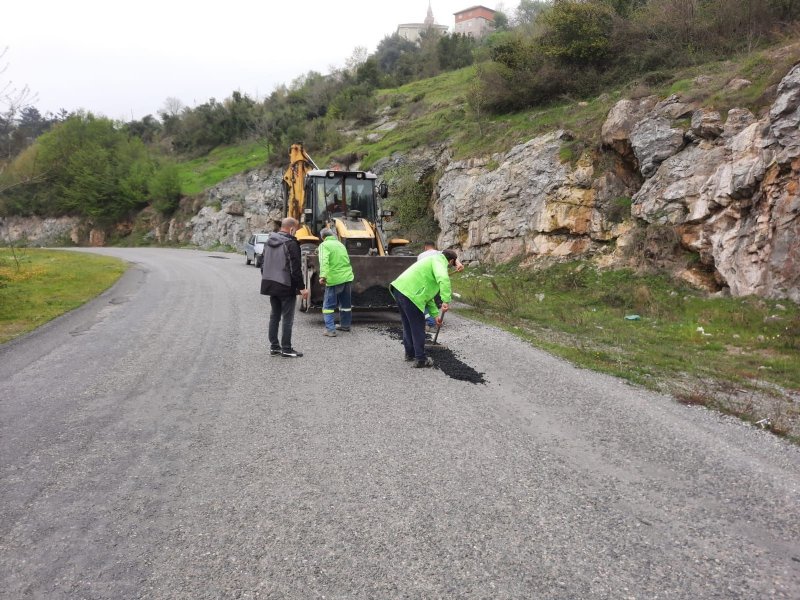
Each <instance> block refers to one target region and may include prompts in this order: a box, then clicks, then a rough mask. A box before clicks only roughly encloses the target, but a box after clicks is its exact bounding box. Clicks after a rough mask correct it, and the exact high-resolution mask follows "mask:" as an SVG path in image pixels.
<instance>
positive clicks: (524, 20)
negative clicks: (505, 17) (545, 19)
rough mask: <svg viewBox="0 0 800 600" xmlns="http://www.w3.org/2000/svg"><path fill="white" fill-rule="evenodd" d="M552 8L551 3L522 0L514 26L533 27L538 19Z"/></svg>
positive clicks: (516, 13)
mask: <svg viewBox="0 0 800 600" xmlns="http://www.w3.org/2000/svg"><path fill="white" fill-rule="evenodd" d="M549 8H550V3H549V2H543V1H540V0H520V3H519V6H517V9H516V11H515V12H514V24H515V25H517V26H523V27H524V26H526V25H533V24H534V23H535V22H536V19H538V18H539V16H540V15H541V14H542V13H543V12H545V11H546V10H547V9H549Z"/></svg>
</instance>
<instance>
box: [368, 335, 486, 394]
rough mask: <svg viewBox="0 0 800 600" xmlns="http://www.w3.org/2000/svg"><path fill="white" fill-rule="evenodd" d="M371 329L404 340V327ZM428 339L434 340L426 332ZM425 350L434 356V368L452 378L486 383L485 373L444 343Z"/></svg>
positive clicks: (429, 346)
mask: <svg viewBox="0 0 800 600" xmlns="http://www.w3.org/2000/svg"><path fill="white" fill-rule="evenodd" d="M370 329H374V330H376V331H378V332H379V333H382V334H383V335H388V336H389V337H391V338H392V339H396V340H399V341H400V343H402V342H403V328H402V327H395V326H391V327H377V326H375V327H370ZM425 337H426V339H427V341H428V342H430V341H432V340H431V336H430V335H429V334H426V336H425ZM425 352H427V353H428V354H429V355H430V356H431V358H433V366H434V368H437V369H439V370H440V371H442V373H444V374H445V375H447V376H448V377H450V378H451V379H457V380H458V381H468V382H469V383H486V379H485V378H484V373H481V372H479V371H477V370H476V369H474V368H473V367H471V366H469V365H468V364H467V363H465V362H464V361H463V360H461V359H460V358H458V356H457V355H456V354H455V352H453V350H451V349H450V348H448V347H447V346H443V345H435V346H434V345H426V346H425Z"/></svg>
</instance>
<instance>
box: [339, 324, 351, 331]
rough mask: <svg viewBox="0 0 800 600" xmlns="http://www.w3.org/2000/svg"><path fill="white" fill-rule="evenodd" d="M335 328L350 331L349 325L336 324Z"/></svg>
mask: <svg viewBox="0 0 800 600" xmlns="http://www.w3.org/2000/svg"><path fill="white" fill-rule="evenodd" d="M336 329H338V330H339V331H350V328H349V327H342V326H341V325H337V326H336Z"/></svg>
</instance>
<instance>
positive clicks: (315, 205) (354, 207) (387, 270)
mask: <svg viewBox="0 0 800 600" xmlns="http://www.w3.org/2000/svg"><path fill="white" fill-rule="evenodd" d="M289 157H290V161H291V164H290V166H289V168H288V169H287V170H286V173H285V174H284V177H283V181H284V186H283V189H284V208H285V212H284V214H285V215H287V216H291V217H294V218H295V219H297V220H298V221H299V222H300V228H299V229H298V231H297V234H296V237H297V241H298V242H300V250H301V253H302V257H303V263H302V269H303V277H304V278H305V283H306V287H307V288H308V289H309V290H310V296H309V299H308V300H307V301H301V303H300V310H303V311H306V310H308V309H309V308H321V307H322V301H323V296H324V293H325V288H324V286H322V285H320V284H319V279H318V278H319V261H318V259H317V247H318V246H319V244H320V243H321V242H322V240H321V239H320V238H319V232H320V231H321V230H322V229H323V228H325V227H330V228H332V229H333V230H334V231H335V232H336V236H337V237H338V238H339V241H340V242H342V243H343V244H344V245H345V247H346V248H347V251H348V254H350V262H351V264H352V266H353V273H354V276H355V280H354V282H353V308H354V309H386V308H394V307H395V306H396V304H395V302H394V298H392V296H391V294H390V293H389V284H390V283H391V282H392V281H393V280H394V279H395V278H396V277H397V276H398V275H399V274H400V273H402V272H403V271H404V270H405V269H406V268H407V267H408V266H410V265H411V264H412V263H413V262H414V260H415V258H414V257H413V256H411V255H410V252H408V250H407V245H408V243H409V242H408V240H405V239H386V235H385V232H384V228H383V222H384V219H385V218H386V217H390V216H391V212H390V211H381V210H380V206H379V198H386V197H387V196H388V188H387V186H386V183H381V184H379V185H378V184H377V176H376V175H375V174H374V173H370V172H368V171H341V170H337V169H319V168H317V166H316V165H315V164H314V162H313V161H312V160H311V158H310V157H309V156H308V154H306V152H305V150H303V146H302V144H293V145H292V147H291V149H290V151H289ZM312 167H313V168H312Z"/></svg>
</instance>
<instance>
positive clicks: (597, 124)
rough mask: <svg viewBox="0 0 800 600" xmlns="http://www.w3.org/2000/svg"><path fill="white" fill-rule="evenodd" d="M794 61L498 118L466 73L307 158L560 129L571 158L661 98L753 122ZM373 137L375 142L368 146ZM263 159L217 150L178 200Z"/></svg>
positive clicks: (717, 68) (391, 94)
mask: <svg viewBox="0 0 800 600" xmlns="http://www.w3.org/2000/svg"><path fill="white" fill-rule="evenodd" d="M798 60H800V43H798V42H797V41H792V42H791V43H787V44H784V45H781V46H779V47H773V48H769V49H765V50H760V51H758V52H754V53H751V54H745V55H740V56H733V57H730V58H728V59H726V60H723V61H716V62H712V63H707V64H703V65H698V66H694V67H691V68H687V69H681V70H676V71H657V72H651V73H647V74H645V75H644V76H642V77H640V78H638V79H636V80H633V81H630V82H628V83H627V84H626V85H624V86H619V87H618V88H616V89H613V90H608V91H607V92H605V93H603V94H600V95H599V96H596V97H592V98H586V99H574V98H564V99H563V100H562V101H560V102H557V103H554V104H552V105H550V106H545V107H536V108H532V109H529V110H525V111H520V112H515V113H511V114H504V115H491V114H488V113H486V112H483V111H481V108H480V98H477V97H476V94H477V88H476V86H475V80H476V70H477V69H478V68H480V67H475V66H471V67H467V68H464V69H461V70H458V71H452V72H449V73H445V74H443V75H439V76H438V77H433V78H430V79H425V80H422V81H417V82H414V83H410V84H408V85H404V86H402V87H399V88H393V89H384V90H379V91H378V92H377V99H378V113H379V115H380V118H379V120H377V121H376V122H375V123H374V124H373V125H372V126H368V127H365V128H363V129H360V130H357V131H355V133H353V132H352V130H348V131H350V133H349V134H348V135H347V136H346V139H347V140H348V141H347V142H346V143H345V144H344V145H343V146H342V147H341V148H338V149H336V150H334V151H333V152H331V153H330V155H328V156H314V157H313V158H314V159H315V161H316V162H317V164H319V165H320V166H322V165H324V164H328V163H329V162H330V161H331V157H333V156H337V155H342V154H347V153H351V152H353V153H356V154H357V155H359V156H361V157H362V159H361V168H364V169H368V168H370V167H371V166H372V165H373V164H374V163H375V162H376V161H378V160H379V159H381V158H384V157H386V156H390V155H391V154H392V153H394V152H407V151H409V150H412V149H414V148H417V147H420V146H426V145H430V144H440V143H448V144H449V145H450V147H451V148H452V150H453V154H454V158H455V159H464V158H469V157H472V156H480V155H487V154H492V153H494V152H504V151H507V150H508V149H509V148H511V147H512V146H514V145H515V144H519V143H522V142H525V141H527V140H529V139H530V138H532V137H534V136H536V135H538V134H541V133H545V132H548V131H553V130H555V129H559V128H563V129H567V130H569V131H570V132H571V133H572V134H573V135H574V136H575V138H576V139H575V141H574V142H573V143H572V146H574V147H575V148H573V152H570V150H569V149H567V151H566V152H565V157H566V158H569V157H570V155H571V154H574V153H575V151H577V150H579V149H580V148H583V147H594V146H596V145H597V144H598V143H599V136H600V128H601V126H602V124H603V122H604V120H605V118H606V115H607V114H608V111H609V110H610V109H611V107H612V106H613V105H614V104H615V103H616V102H618V101H619V100H620V99H622V98H625V97H643V96H646V95H651V94H655V95H658V96H660V97H662V98H666V97H667V96H669V95H671V94H679V95H680V96H681V97H682V98H683V99H684V100H692V101H698V102H701V103H702V104H704V105H706V106H709V107H713V108H715V109H716V110H719V111H720V112H721V113H722V114H723V116H724V115H725V113H726V112H727V110H729V109H731V108H734V107H741V108H747V109H749V110H751V111H752V112H753V113H754V114H756V115H758V114H759V112H760V111H761V110H763V109H764V108H765V107H767V106H768V105H769V103H770V102H771V100H772V98H773V97H774V91H775V86H776V85H777V84H778V82H779V81H780V80H781V78H782V77H783V76H784V75H785V74H786V73H787V71H788V70H789V69H790V68H791V66H792V65H793V64H795V63H796V62H797V61H798ZM735 78H742V79H747V80H748V81H750V82H751V85H749V86H747V87H744V88H742V89H739V90H734V89H729V88H726V85H727V83H728V82H729V81H731V80H732V79H735ZM386 122H394V123H395V124H396V126H395V127H394V129H391V130H388V131H387V130H383V129H381V125H383V124H384V123H386ZM345 125H346V124H343V126H345ZM371 134H374V137H375V138H379V139H375V140H374V141H369V138H368V136H370V135H371ZM279 151H282V149H281V150H279ZM267 155H268V153H267V150H266V148H265V146H264V145H262V144H259V143H248V144H243V145H238V146H229V147H226V148H218V149H216V150H214V151H213V152H211V153H210V154H209V155H207V156H204V157H202V158H198V159H194V160H191V161H188V162H184V163H181V165H180V170H181V174H180V178H181V182H182V185H183V190H184V193H185V194H187V195H196V194H198V193H200V192H202V191H203V190H204V189H206V188H208V187H210V186H212V185H215V184H217V183H219V182H220V181H222V180H223V179H226V178H227V177H230V176H232V175H235V174H237V173H240V172H242V171H245V170H247V169H251V168H254V167H258V166H262V165H263V164H264V163H265V162H266V160H267Z"/></svg>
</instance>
